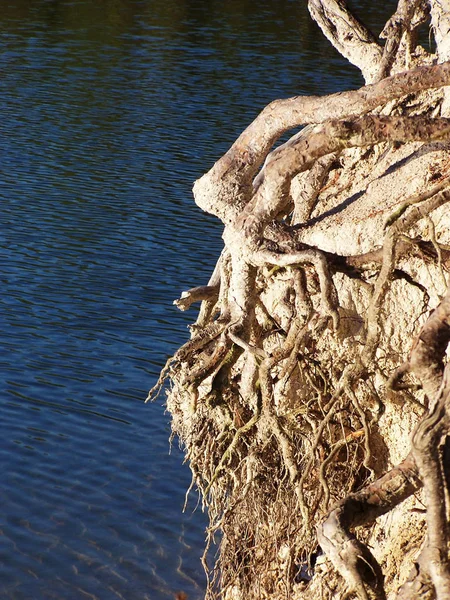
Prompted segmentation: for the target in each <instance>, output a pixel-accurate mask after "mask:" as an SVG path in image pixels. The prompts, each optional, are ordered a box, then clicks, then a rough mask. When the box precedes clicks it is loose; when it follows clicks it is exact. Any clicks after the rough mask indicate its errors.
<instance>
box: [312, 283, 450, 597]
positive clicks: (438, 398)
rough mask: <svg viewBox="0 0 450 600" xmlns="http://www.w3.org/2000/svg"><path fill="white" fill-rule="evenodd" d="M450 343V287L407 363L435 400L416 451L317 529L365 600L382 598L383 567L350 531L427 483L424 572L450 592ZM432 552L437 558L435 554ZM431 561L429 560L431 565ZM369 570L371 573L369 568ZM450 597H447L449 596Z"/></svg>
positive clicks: (337, 564) (439, 589) (350, 498)
mask: <svg viewBox="0 0 450 600" xmlns="http://www.w3.org/2000/svg"><path fill="white" fill-rule="evenodd" d="M449 342H450V288H449V289H448V291H447V294H446V296H445V297H444V299H443V300H442V302H441V303H440V304H439V306H438V307H437V308H436V309H435V311H433V313H432V315H431V316H430V317H429V319H428V320H427V322H426V323H425V325H424V327H423V328H422V331H421V332H420V334H419V336H418V339H417V341H416V343H415V346H414V348H413V350H412V352H411V358H410V361H409V365H410V368H411V370H412V371H413V372H414V374H415V375H416V376H417V377H418V378H419V379H420V381H421V383H422V386H423V388H424V390H425V391H426V392H427V394H429V395H430V397H431V398H433V400H434V402H433V405H432V410H431V412H430V413H429V414H427V415H426V416H425V418H424V419H422V421H421V422H420V424H419V425H418V427H417V428H416V430H415V432H414V435H413V439H412V451H411V452H410V454H409V455H408V457H407V458H406V459H405V460H404V461H403V462H402V463H401V464H400V465H398V466H397V467H396V468H395V469H393V470H392V471H390V472H389V473H387V474H386V475H384V476H383V477H381V478H380V479H379V480H378V481H376V482H374V483H372V484H370V485H369V486H367V487H366V488H363V490H361V491H360V492H357V493H355V494H351V495H350V496H347V498H345V499H344V500H343V501H341V502H340V503H339V504H338V505H337V506H336V507H335V508H333V509H332V510H331V511H330V513H329V515H328V516H327V518H326V519H325V520H324V521H323V522H322V523H321V524H320V525H319V527H318V540H319V542H320V544H321V547H322V549H323V551H324V552H325V553H326V554H327V555H328V556H329V558H330V559H331V561H332V562H333V564H334V566H335V568H336V569H337V570H338V571H339V572H340V573H342V574H343V575H344V576H346V577H348V580H349V585H350V588H351V589H353V590H354V591H356V592H357V594H358V598H360V599H361V600H365V599H366V598H368V599H372V598H374V599H378V598H380V599H382V598H384V597H385V596H384V592H383V579H382V574H381V570H380V567H379V565H378V564H377V562H376V561H375V559H374V558H373V556H372V555H371V553H370V552H369V551H368V549H367V548H365V547H364V546H363V545H362V544H361V543H360V542H358V541H357V540H356V538H355V536H354V535H352V534H350V531H349V530H350V528H352V527H357V526H359V525H363V524H367V523H370V522H371V521H373V520H374V519H375V518H377V517H378V516H381V515H382V514H384V513H386V512H388V511H390V510H392V509H393V508H394V507H395V506H396V505H397V504H399V503H400V502H402V501H403V500H405V499H406V498H407V497H409V496H410V495H411V494H412V493H414V492H415V491H416V490H417V489H419V488H420V487H422V485H425V491H426V493H427V496H428V497H427V500H428V502H427V522H428V542H427V551H428V549H431V553H432V554H431V556H430V552H429V551H428V554H427V560H426V561H422V563H423V564H424V568H427V569H428V570H429V575H430V577H431V579H432V581H433V584H434V586H435V589H436V592H437V597H438V598H439V600H440V599H441V598H442V599H445V598H447V597H448V594H449V593H450V587H448V586H449V579H448V576H449V571H448V558H447V550H445V552H444V550H443V549H444V548H445V549H447V534H446V531H447V525H446V518H445V514H446V510H445V506H446V501H445V493H444V485H443V481H442V466H441V464H440V458H439V455H438V452H439V444H440V442H441V439H442V437H443V436H444V434H445V433H447V432H448V429H449V422H448V416H447V413H446V411H447V408H446V402H447V403H448V402H449V400H450V398H449V381H448V379H449V373H450V370H449V369H447V377H446V378H445V379H444V383H442V374H443V358H444V355H445V352H446V349H447V346H448V344H449ZM433 553H434V555H433ZM430 561H431V562H430ZM368 565H369V566H370V568H369V569H367V566H368ZM446 594H447V595H446Z"/></svg>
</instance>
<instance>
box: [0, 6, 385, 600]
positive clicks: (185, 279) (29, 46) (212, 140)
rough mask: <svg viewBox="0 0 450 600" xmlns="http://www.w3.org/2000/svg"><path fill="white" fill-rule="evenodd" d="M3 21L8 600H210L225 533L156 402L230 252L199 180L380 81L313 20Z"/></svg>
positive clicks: (4, 578) (45, 11)
mask: <svg viewBox="0 0 450 600" xmlns="http://www.w3.org/2000/svg"><path fill="white" fill-rule="evenodd" d="M355 4H357V5H358V6H359V5H363V4H371V3H368V2H365V3H363V2H360V3H355ZM371 10H372V12H373V15H371V16H372V18H373V23H374V24H377V23H379V22H381V15H380V14H378V12H377V11H380V10H386V9H385V8H383V7H381V8H380V7H372V8H371ZM0 24H1V31H2V52H1V54H0V68H1V71H2V77H1V78H0V110H1V114H2V138H1V144H0V179H1V187H0V196H1V205H2V227H1V229H0V253H1V261H0V280H1V283H2V289H3V294H2V297H1V300H0V339H1V343H2V346H3V352H2V355H1V357H0V368H1V371H0V373H1V375H2V377H1V382H0V386H1V387H0V389H1V400H0V401H1V403H2V417H3V418H2V421H1V425H0V432H1V438H2V444H1V446H0V468H1V472H2V484H3V485H2V487H1V489H0V499H1V504H2V516H1V517H0V597H1V598H14V600H21V599H27V600H29V599H30V598H33V599H34V600H40V599H41V598H42V599H44V598H45V599H46V598H55V599H58V600H61V599H63V598H67V599H69V600H72V599H74V600H75V599H78V598H84V597H86V598H94V599H95V598H99V599H102V600H103V599H104V600H109V599H111V598H124V599H126V600H133V599H138V598H139V599H140V600H141V599H145V598H151V599H152V600H154V599H156V600H159V599H164V598H173V595H174V593H175V592H176V591H179V590H184V591H185V592H186V593H187V594H188V596H189V598H190V600H192V599H193V598H200V597H201V596H202V592H203V588H204V576H203V574H202V570H201V567H200V563H199V556H200V554H201V550H202V545H203V537H204V535H203V528H204V526H205V517H204V515H202V514H199V513H194V514H193V515H192V514H190V511H188V513H189V514H186V515H182V514H181V508H182V505H183V501H184V492H185V489H186V488H187V487H188V485H189V481H190V476H189V473H188V470H187V468H186V467H185V466H182V464H181V463H182V456H181V454H180V452H179V451H178V449H177V448H174V449H173V451H172V454H171V455H169V454H168V450H169V446H168V437H169V426H168V416H167V415H166V414H165V413H164V409H163V407H162V406H161V405H156V404H155V405H151V406H149V405H144V404H143V399H144V398H145V397H146V393H147V390H148V388H149V387H151V386H152V385H153V383H154V380H155V378H156V376H157V373H158V370H159V369H160V368H161V366H162V365H163V364H164V361H165V359H166V357H167V355H168V354H170V353H171V352H173V351H174V350H175V349H176V347H177V346H178V345H179V344H180V343H181V342H182V341H183V340H184V339H186V336H187V331H186V328H185V325H186V324H187V323H188V322H190V321H192V320H193V318H194V317H193V316H192V315H189V314H182V313H177V312H176V311H175V309H174V307H173V306H172V304H171V302H172V299H173V298H174V297H176V296H177V295H178V294H179V293H180V292H181V290H183V289H186V288H187V287H191V286H194V285H199V284H202V283H204V282H205V281H206V280H207V279H208V277H209V273H210V271H211V269H212V267H213V264H214V262H215V260H216V258H217V256H218V254H219V252H220V248H221V241H220V228H219V226H218V224H217V223H216V222H215V221H214V219H212V218H210V217H208V216H207V215H204V214H202V213H201V212H200V211H199V210H198V209H196V208H195V206H194V204H193V202H192V199H191V194H190V187H191V182H192V181H193V180H194V179H196V178H197V177H198V176H199V175H200V174H201V173H202V172H203V171H204V170H205V169H206V168H207V167H208V166H209V165H211V164H212V163H213V162H214V160H215V159H216V158H217V157H218V156H219V155H220V154H221V153H222V152H223V151H225V150H226V149H227V147H228V146H229V145H230V143H231V142H232V141H233V140H234V138H235V137H236V135H237V134H238V133H239V132H240V131H241V130H242V129H243V128H244V127H245V126H246V125H247V124H248V122H249V121H250V120H251V119H252V118H253V117H254V116H255V115H256V114H257V112H258V110H260V109H261V108H262V107H263V106H264V105H265V104H266V103H267V102H269V101H270V100H272V99H274V98H276V97H281V96H288V95H293V94H298V93H308V94H310V93H314V94H318V93H324V92H331V91H335V90H338V89H343V88H345V87H349V86H357V85H359V84H360V83H361V80H360V78H359V76H358V74H357V73H356V72H355V71H353V70H349V69H348V68H347V66H346V65H345V63H344V62H343V61H341V60H340V58H339V57H338V55H337V54H336V53H335V52H334V50H332V49H331V48H329V47H328V46H327V44H326V43H325V42H323V41H322V39H321V38H320V35H319V34H318V32H317V29H316V27H315V26H314V25H313V24H312V23H311V22H310V19H309V17H308V16H307V13H306V9H305V7H304V5H303V3H302V2H297V1H289V0H281V1H280V0H267V1H265V2H264V3H262V4H259V5H258V4H257V3H254V2H250V1H249V0H245V1H243V0H239V2H238V1H237V0H232V1H230V2H219V1H218V0H209V1H205V0H186V1H182V0H178V1H176V0H164V1H163V0H161V1H160V0H154V1H151V2H145V1H141V0H129V1H125V0H104V1H102V2H97V1H95V0H76V1H75V0H74V1H70V0H31V1H30V0H14V2H6V3H4V5H3V6H2V11H1V14H0ZM192 505H195V500H194V501H193V502H192Z"/></svg>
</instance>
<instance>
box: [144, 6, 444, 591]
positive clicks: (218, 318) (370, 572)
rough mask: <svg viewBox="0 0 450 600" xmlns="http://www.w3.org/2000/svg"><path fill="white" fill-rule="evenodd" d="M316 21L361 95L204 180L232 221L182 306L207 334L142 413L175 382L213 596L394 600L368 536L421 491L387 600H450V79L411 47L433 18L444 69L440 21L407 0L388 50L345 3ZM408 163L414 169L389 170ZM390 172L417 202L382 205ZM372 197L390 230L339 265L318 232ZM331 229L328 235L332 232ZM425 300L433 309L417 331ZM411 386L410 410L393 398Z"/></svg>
mask: <svg viewBox="0 0 450 600" xmlns="http://www.w3.org/2000/svg"><path fill="white" fill-rule="evenodd" d="M309 8H310V11H311V13H312V15H313V17H314V18H315V19H316V20H317V22H318V23H319V25H320V27H321V28H322V30H323V31H324V32H325V34H326V35H327V36H328V37H329V39H330V40H331V41H332V43H333V44H335V46H336V47H337V48H338V49H339V50H340V51H341V52H342V53H343V54H344V56H347V57H348V59H349V60H350V61H351V62H353V63H354V64H356V65H358V66H359V68H360V69H361V71H362V73H363V75H364V77H365V79H366V81H368V82H370V84H369V85H367V86H365V87H363V88H361V89H360V90H355V91H350V92H344V93H340V94H334V95H331V96H328V97H326V98H316V97H310V98H307V97H295V98H290V99H287V100H278V101H275V102H273V103H271V104H270V105H269V106H268V107H266V108H265V109H264V110H263V111H262V113H261V114H260V115H259V116H258V117H257V118H256V119H255V121H254V122H253V123H252V124H250V125H249V127H248V128H247V129H246V130H245V131H244V132H243V133H242V135H241V136H240V137H239V138H238V140H237V141H236V142H235V144H233V146H232V147H231V148H230V150H229V151H228V152H227V153H226V154H225V155H224V156H223V157H222V158H221V159H220V160H218V161H217V163H216V164H215V165H214V167H213V168H212V169H211V170H210V171H209V172H208V173H207V174H206V175H204V176H203V177H202V178H201V179H200V180H199V181H197V182H196V184H195V186H194V195H195V201H196V203H197V204H198V205H199V206H200V207H201V208H203V209H204V210H205V211H207V212H209V213H211V214H214V215H216V216H217V217H219V218H220V219H221V221H222V222H223V225H224V234H223V239H224V243H225V248H224V251H223V252H222V255H221V257H220V258H219V260H218V263H217V266H216V269H215V271H214V273H213V275H212V277H211V279H210V281H209V282H208V284H207V285H205V286H201V287H198V288H193V289H191V290H188V291H187V292H184V293H183V294H182V296H181V298H180V299H178V300H176V301H175V304H176V305H177V306H178V308H180V309H181V310H187V309H188V308H190V307H191V305H192V304H193V303H195V302H198V301H201V302H202V304H201V308H200V313H199V317H198V319H197V321H196V323H195V324H194V325H193V326H192V327H191V334H192V338H191V340H189V341H188V342H187V343H186V344H184V345H183V346H182V347H181V348H180V349H179V350H178V351H177V352H176V353H175V355H174V356H173V357H172V358H171V359H169V361H168V362H167V364H166V366H165V368H164V369H163V371H162V373H161V377H160V379H159V381H158V383H157V385H156V386H155V387H154V388H153V390H151V392H150V394H149V397H151V396H154V395H156V394H157V393H158V392H159V390H160V389H161V386H162V385H163V384H164V381H165V380H166V379H170V381H171V384H172V388H171V390H170V392H169V394H168V407H169V410H170V412H171V414H172V417H173V431H174V433H175V434H177V435H178V436H179V437H180V439H181V441H182V442H183V444H184V445H185V447H186V453H187V459H188V460H189V464H190V466H191V469H192V472H193V484H195V485H196V486H197V487H198V489H199V490H200V492H201V494H202V499H203V502H204V504H205V506H207V508H208V511H209V517H210V527H209V529H208V544H207V549H206V551H205V555H204V564H205V567H206V568H207V571H208V577H209V579H208V582H209V583H208V590H207V596H208V597H209V598H211V599H212V598H215V597H217V596H218V595H220V594H221V595H222V597H223V598H224V599H225V600H241V599H243V598H248V599H253V598H255V599H256V598H258V600H259V599H265V598H267V599H269V598H270V599H273V598H277V599H282V598H290V599H291V598H292V599H295V600H297V599H299V598H305V599H306V598H309V599H312V598H319V597H321V596H320V595H318V594H319V591H318V590H320V594H323V597H324V598H332V597H345V595H346V594H348V595H347V597H349V598H350V597H351V596H352V594H353V596H354V595H355V594H356V595H357V597H358V598H360V599H361V600H363V599H366V600H368V599H369V600H372V599H385V598H389V600H391V599H393V598H394V594H397V589H396V588H395V589H394V584H393V580H394V579H395V577H396V576H397V573H394V572H393V568H391V569H390V570H389V569H388V570H387V571H386V567H385V564H384V563H383V562H382V561H381V560H380V559H379V557H378V556H377V557H376V554H377V553H376V552H375V550H374V551H373V552H372V551H371V550H369V546H368V544H367V536H369V535H371V534H372V533H373V532H374V531H375V528H376V526H375V525H374V523H375V521H376V519H377V518H378V517H380V516H382V515H386V514H387V513H389V512H391V511H393V510H394V509H395V510H398V509H396V507H398V506H399V505H400V503H402V502H403V501H404V500H405V499H407V498H408V497H410V496H411V495H412V494H414V493H416V492H417V491H418V490H419V489H421V488H422V487H423V494H424V498H425V503H426V511H427V540H426V542H425V543H424V545H423V549H422V551H421V553H420V556H419V557H418V558H417V560H416V563H415V567H414V569H413V571H411V576H410V578H409V579H408V580H407V581H404V582H403V585H402V586H401V587H400V588H399V589H398V595H397V597H398V598H399V599H404V598H413V597H414V598H415V597H417V598H420V599H424V598H427V597H430V598H431V597H433V598H434V597H436V598H437V599H438V600H447V599H449V598H450V571H449V564H448V550H447V545H448V539H447V538H448V532H447V512H446V511H447V509H448V508H449V507H448V506H447V504H448V503H447V500H446V493H447V492H446V489H445V488H446V482H445V478H444V474H443V465H442V459H441V453H440V447H441V444H442V441H443V439H444V437H445V436H446V435H447V433H448V430H449V424H450V423H449V414H448V411H449V407H450V383H449V380H450V374H449V369H447V370H446V373H447V376H446V378H444V380H443V373H444V366H445V363H446V361H447V358H446V356H447V355H446V352H447V347H448V344H449V341H450V291H449V290H450V288H449V290H447V292H446V294H445V296H444V291H445V289H447V281H446V278H447V272H448V271H449V270H450V244H449V239H450V236H449V235H448V230H449V228H450V221H449V217H448V204H450V175H449V167H450V161H449V159H448V150H447V148H448V146H447V145H446V144H447V142H448V140H449V139H450V120H449V119H447V118H445V117H440V116H438V112H439V109H440V105H441V103H442V102H444V103H445V99H446V97H447V93H446V91H445V90H444V89H441V88H443V86H450V63H448V62H443V63H441V64H434V65H432V66H430V64H431V62H432V60H433V57H432V56H429V55H427V53H426V52H425V51H424V50H422V49H420V48H419V47H418V45H417V36H416V30H417V27H418V26H419V25H420V24H421V23H423V22H424V20H425V19H427V18H431V23H432V26H433V28H434V30H435V40H436V43H437V45H438V55H439V58H440V59H441V60H447V59H448V58H450V42H449V41H448V40H449V39H450V35H447V34H444V31H445V27H446V26H447V25H449V24H450V17H448V15H446V13H445V11H444V12H442V10H441V9H440V4H439V3H438V2H435V0H431V4H430V8H431V12H430V15H431V16H429V11H428V8H427V4H426V3H425V2H424V0H412V1H411V2H408V1H406V0H400V1H399V3H398V7H397V10H396V12H395V14H394V15H393V17H392V18H391V20H390V21H389V22H388V23H387V25H386V27H385V30H384V33H383V36H384V39H386V40H387V41H386V43H385V45H384V47H383V46H382V45H381V44H380V43H379V41H378V40H377V39H376V38H375V37H374V36H373V35H372V34H371V33H370V31H369V29H368V28H367V27H365V26H364V25H363V24H362V23H359V21H358V20H357V19H356V17H354V16H353V15H352V14H351V12H350V10H349V9H348V7H347V6H346V4H345V2H343V0H310V1H309ZM448 30H450V27H447V31H448ZM416 65H422V66H418V67H417V68H416ZM410 67H412V68H410ZM402 69H409V70H407V71H406V72H403V73H399V71H400V70H402ZM391 73H393V75H391V76H390V77H387V75H390V74H391ZM431 90H433V91H431ZM418 107H419V108H418ZM302 125H307V127H304V129H303V130H301V131H300V132H299V133H297V134H295V135H294V136H293V137H292V138H291V139H290V140H289V141H288V142H286V143H285V144H282V145H281V146H279V147H278V148H277V149H275V150H272V147H273V144H274V143H275V141H276V140H277V139H278V138H279V137H280V136H281V135H282V134H283V133H284V132H285V131H287V130H289V129H291V128H294V127H298V126H302ZM420 143H422V146H420ZM402 144H407V145H408V144H409V145H408V146H407V147H408V148H410V149H411V152H410V155H406V154H404V155H402V156H401V157H400V158H398V159H397V158H395V152H396V150H397V149H398V147H399V146H400V145H402ZM380 147H381V149H382V150H380ZM360 148H364V149H365V150H364V151H365V154H364V156H365V158H364V160H362V159H361V156H362V150H359V149H360ZM271 150H272V151H271ZM377 157H381V158H379V159H378V158H377ZM386 157H387V158H386ZM389 157H391V162H389V161H388V158H389ZM411 157H412V158H411ZM419 159H420V160H421V161H422V162H420V160H419ZM414 160H417V164H418V165H419V166H420V169H419V167H418V168H417V169H418V170H417V174H416V173H415V171H414V168H415V167H414ZM383 161H385V163H383ZM408 162H411V164H412V166H411V164H408ZM360 163H363V164H366V169H365V171H364V170H363V169H361V165H360ZM381 164H385V169H384V170H382V169H381V166H380V165H381ZM377 169H378V170H377ZM392 170H394V171H396V172H397V173H398V174H399V176H403V180H402V181H406V182H407V184H406V183H405V189H404V190H403V189H394V190H392V191H390V192H389V193H388V192H386V190H385V188H382V187H381V188H380V189H382V190H383V189H384V194H385V196H384V197H383V198H380V201H379V202H380V206H378V197H376V196H375V199H374V195H372V196H371V195H370V190H369V187H370V186H372V184H374V183H376V184H377V185H378V184H379V185H380V186H381V185H382V184H383V182H384V181H385V180H386V179H387V178H388V177H389V173H390V172H391V171H392ZM371 171H373V173H371ZM404 173H407V174H408V177H409V179H407V178H406V177H404V175H403V174H404ZM369 174H370V177H369ZM337 182H339V187H337ZM341 183H342V185H341ZM358 183H361V185H360V187H359V188H358ZM347 190H348V192H347ZM347 193H348V194H351V195H350V197H348V196H347V195H346V194H347ZM364 194H367V196H368V197H369V198H372V202H374V204H376V206H373V211H374V212H373V215H374V216H373V217H371V218H373V219H374V222H375V221H376V219H378V216H377V215H378V213H377V211H379V212H381V213H382V219H378V221H376V222H377V223H378V225H377V229H374V231H376V232H375V233H373V232H372V234H371V235H372V237H371V239H370V244H365V243H364V241H365V240H362V241H361V243H360V244H359V246H358V248H363V247H364V248H365V251H363V250H361V251H360V252H359V253H356V252H353V253H351V252H350V251H348V250H347V248H346V247H343V246H342V244H341V246H340V250H339V252H335V251H331V250H330V247H333V244H332V243H330V239H331V238H333V235H334V232H333V231H332V230H331V229H330V231H328V230H327V228H326V222H327V221H326V217H327V215H333V212H334V214H335V215H338V216H339V215H343V217H342V219H343V220H345V216H346V214H347V213H346V211H347V209H348V211H351V209H352V204H353V203H355V202H356V201H357V199H358V198H359V197H360V196H361V195H364ZM446 204H447V206H445V205H446ZM444 207H445V208H444ZM330 218H331V217H330ZM353 218H354V219H355V222H358V218H359V215H356V217H355V216H354V217H353ZM364 218H367V217H363V216H362V217H361V221H363V220H364ZM320 219H322V220H323V221H324V222H325V226H324V227H323V228H322V229H319V228H318V226H317V223H318V222H319V220H320ZM332 224H333V225H332V227H336V231H338V229H339V226H340V223H339V221H338V219H337V218H335V220H334V221H332ZM361 231H362V230H361ZM346 235H347V236H349V235H352V234H349V233H348V232H347V234H346ZM355 235H357V236H361V237H364V234H363V233H360V232H357V233H356V234H355ZM308 236H309V237H308ZM442 239H444V240H445V241H446V243H442ZM331 241H333V240H332V239H331ZM350 241H353V240H350ZM322 242H323V245H322ZM367 247H368V248H369V250H367ZM402 290H403V294H404V296H405V297H407V300H405V302H404V305H403V300H402V295H401V294H402ZM438 294H441V296H443V297H440V298H437V296H438ZM430 298H433V300H430ZM430 302H433V306H436V305H437V306H436V308H435V310H434V311H433V313H432V314H431V315H430V316H429V317H428V319H427V320H426V322H425V324H424V325H423V326H422V328H420V326H419V322H420V321H421V320H422V315H423V313H424V311H425V310H429V308H430V305H429V304H430ZM402 336H403V337H402ZM408 350H409V351H410V353H409V356H408V359H407V360H406V361H405V360H404V359H405V356H406V354H407V352H408ZM399 365H400V366H399ZM403 378H404V379H405V380H408V391H407V393H406V392H396V391H395V390H398V389H399V387H400V385H399V384H400V382H401V380H402V379H403ZM411 382H412V383H411ZM417 382H420V386H418V385H417ZM419 388H420V389H419ZM421 390H422V391H421ZM393 394H397V395H395V396H393ZM423 394H425V395H426V397H427V398H428V401H429V405H428V404H427V402H426V401H425V400H424V398H423ZM391 398H394V401H395V402H394V401H393V402H391V401H390V399H391ZM410 399H412V402H409V400H410ZM402 402H403V403H404V405H403V407H402V408H400V405H401V404H402ZM386 410H387V411H388V412H389V414H390V416H389V418H390V419H392V420H393V422H396V423H400V422H401V417H402V411H403V412H404V413H405V415H406V416H407V417H408V419H409V421H408V425H405V430H406V429H407V428H408V427H409V430H411V429H412V428H413V426H414V425H416V424H417V422H418V421H419V424H418V425H417V426H416V427H415V429H414V434H413V436H412V445H411V450H410V451H409V453H408V452H407V450H406V451H405V452H404V453H403V454H402V455H401V456H400V457H399V458H398V459H397V460H398V461H399V464H398V465H397V466H396V467H393V468H391V469H389V468H388V464H389V460H390V457H389V452H388V443H390V444H391V447H390V448H389V450H391V451H392V450H393V448H392V440H389V436H388V435H387V434H386V431H387V429H388V425H386V421H387V418H386V419H384V411H386ZM419 412H420V415H419V414H418V413H419ZM424 413H425V414H424ZM420 417H421V420H419V418H420ZM383 419H384V420H383ZM387 422H388V421H387ZM388 423H389V422H388ZM397 426H398V425H397ZM402 436H403V432H402ZM405 455H406V458H403V457H404V456H405ZM402 458H403V460H402ZM391 464H392V463H391ZM330 506H331V509H330ZM355 527H364V530H363V531H364V535H360V533H359V532H358V538H357V537H356V535H355V534H354V533H353V532H352V530H353V529H354V528H355ZM217 532H220V554H219V558H218V559H217V562H216V564H215V566H214V567H213V568H210V567H208V566H207V564H208V562H209V561H208V560H207V557H208V552H209V549H210V548H211V546H212V544H213V543H214V535H215V534H216V533H217ZM318 544H320V548H321V551H322V552H323V553H325V554H326V556H327V557H328V558H329V559H330V561H331V563H332V564H333V565H334V568H335V569H336V571H337V572H338V573H340V575H342V576H343V579H339V578H338V577H335V576H334V575H332V573H331V571H330V569H329V567H326V569H328V570H326V571H325V572H326V576H324V575H321V573H320V569H317V570H316V572H310V573H307V565H308V564H310V562H311V557H312V556H316V555H317V553H318ZM379 553H380V552H378V554H379ZM308 557H309V558H308ZM311 571H313V569H312V567H311ZM397 587H398V586H397ZM345 589H346V590H347V591H345ZM327 590H328V591H327ZM308 594H309V595H308ZM314 594H315V595H314ZM339 595H340V596H339Z"/></svg>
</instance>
